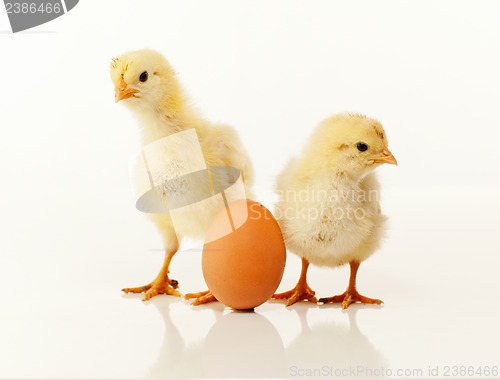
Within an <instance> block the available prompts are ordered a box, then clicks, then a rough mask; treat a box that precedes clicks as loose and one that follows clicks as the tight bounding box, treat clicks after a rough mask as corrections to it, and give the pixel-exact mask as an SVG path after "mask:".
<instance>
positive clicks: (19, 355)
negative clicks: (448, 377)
mask: <svg viewBox="0 0 500 380" xmlns="http://www.w3.org/2000/svg"><path fill="white" fill-rule="evenodd" d="M478 190H479V189H478ZM418 193H420V194H425V192H424V191H423V190H421V191H416V190H414V191H413V192H412V191H410V190H409V189H406V190H405V191H404V194H405V197H406V196H407V195H409V194H412V195H414V196H415V198H414V199H418V198H417V194H418ZM454 194H455V197H457V199H454V198H453V199H452V198H450V197H449V195H446V194H444V193H443V194H439V193H437V196H436V198H435V202H433V204H431V205H422V204H419V202H415V204H414V205H408V204H406V201H405V199H404V198H405V197H403V190H401V189H397V191H396V190H395V189H393V190H392V191H389V190H388V191H386V195H387V196H389V195H390V196H391V198H392V201H391V203H392V206H391V207H390V209H388V208H389V207H386V211H387V213H388V214H389V215H391V232H390V238H389V239H388V240H387V241H386V244H385V245H384V247H383V249H382V250H381V251H380V252H378V253H377V254H376V255H374V256H373V258H371V259H370V260H368V261H367V262H365V263H364V264H362V266H361V269H360V272H359V290H360V291H361V292H362V293H364V294H366V295H368V296H374V297H380V298H381V299H383V300H384V301H385V304H384V305H383V306H380V307H379V306H369V305H366V306H365V305H358V304H356V305H352V306H351V307H349V309H348V310H346V311H343V310H341V309H340V307H339V306H338V305H326V306H325V305H312V304H308V303H306V302H304V303H300V304H296V305H294V306H292V307H289V308H286V307H285V306H284V305H283V304H282V303H280V302H277V301H275V302H270V303H266V304H264V305H262V306H260V307H258V308H256V309H255V312H253V313H242V312H235V311H232V310H230V309H228V308H224V306H223V305H221V304H219V303H214V304H209V305H204V306H199V307H192V306H190V304H189V302H188V301H185V300H181V299H179V298H174V297H172V296H165V295H163V296H158V297H155V298H154V299H153V300H152V301H149V302H142V301H141V296H140V295H124V294H121V293H120V290H119V289H120V288H121V287H123V286H131V285H140V284H142V283H146V282H148V281H149V280H151V279H152V277H153V276H154V275H156V271H157V270H159V267H160V265H161V261H162V252H161V251H159V250H147V249H145V248H139V246H141V245H144V244H142V243H141V242H135V241H134V240H135V239H137V237H136V236H130V238H126V239H125V240H127V241H128V243H130V245H131V246H129V247H127V246H126V244H125V243H124V242H123V240H124V239H123V232H122V231H120V229H118V228H117V227H118V226H121V227H122V228H124V229H126V228H127V224H128V222H127V220H126V218H125V216H126V215H122V216H123V217H119V215H116V214H115V215H114V216H109V215H108V216H107V215H105V214H102V215H101V217H102V219H101V221H100V222H99V224H96V223H94V219H93V218H94V217H95V215H96V214H95V213H93V212H92V210H91V209H92V207H91V205H87V206H88V207H86V209H87V211H88V212H87V213H85V212H83V209H82V208H79V211H80V214H79V215H80V218H79V221H73V222H71V223H67V224H66V225H65V226H63V225H59V217H58V216H57V215H52V216H48V220H46V222H45V223H43V224H37V225H36V226H35V225H32V226H31V228H28V229H27V230H26V231H31V233H32V234H33V235H31V236H26V238H24V239H23V238H22V237H21V234H22V231H20V230H17V231H16V228H14V227H12V228H11V230H10V231H9V226H4V230H5V228H6V229H7V230H8V232H9V233H8V235H7V236H11V237H16V238H17V239H16V244H12V245H10V246H7V247H5V246H4V247H2V256H1V260H2V262H1V267H2V278H1V284H2V287H3V289H4V290H5V292H4V294H3V301H2V305H3V306H2V313H1V324H0V336H1V344H0V355H1V357H2V358H3V360H2V361H1V364H0V374H1V376H2V377H38V378H42V377H46V378H51V377H82V378H85V377H115V378H119V377H137V378H142V377H153V378H158V377H274V376H277V377H286V376H292V375H294V374H299V373H300V371H301V370H302V371H306V370H308V369H310V370H314V369H315V368H316V369H318V368H319V369H321V370H325V369H324V366H327V367H332V368H335V369H339V368H341V369H345V368H349V367H356V368H357V367H358V366H362V367H363V368H365V367H366V368H367V369H366V370H368V369H373V370H375V369H377V368H382V367H383V368H385V369H391V370H394V371H396V370H397V369H411V370H413V369H422V370H424V371H427V370H428V368H429V366H433V368H434V367H435V366H437V365H439V366H440V368H441V371H442V370H443V369H444V366H446V365H450V366H451V365H467V366H486V365H489V366H493V365H498V364H499V363H498V350H497V344H498V341H499V339H500V334H499V332H498V328H497V321H498V319H499V317H500V307H499V304H498V302H496V297H497V293H498V289H499V279H498V276H497V268H498V267H499V264H500V259H499V257H498V254H497V252H496V251H494V250H488V247H494V245H495V241H496V237H495V234H496V229H497V225H496V224H495V223H494V222H493V220H492V219H484V220H480V219H479V220H478V222H477V223H475V225H474V226H471V225H470V224H467V220H469V219H470V218H471V217H474V216H478V215H480V214H482V215H497V214H498V212H500V209H499V207H498V205H496V206H494V207H491V206H490V205H488V204H487V203H488V200H489V201H491V200H492V199H493V197H494V196H496V194H493V193H491V192H484V191H483V198H482V200H483V202H479V203H478V204H476V205H475V206H474V207H468V208H466V209H464V210H456V207H455V205H454V204H455V202H456V201H458V198H460V197H461V196H464V194H460V193H458V192H455V193H454ZM445 195H446V196H445ZM427 200H428V199H427ZM462 201H467V198H463V199H462ZM68 207H70V205H68ZM94 211H97V210H94ZM115 211H118V210H115ZM429 213H432V214H433V217H432V218H429V217H428V215H429ZM61 217H62V215H61ZM131 223H133V224H136V227H138V229H136V230H135V231H129V232H128V234H129V235H135V234H136V233H137V234H140V235H142V236H149V235H151V240H152V241H154V240H155V237H154V231H149V229H150V227H151V226H150V225H149V224H148V223H146V221H145V220H143V218H141V217H140V215H139V216H138V219H137V220H135V218H132V219H131ZM445 223H446V225H445ZM105 225H108V226H110V228H111V229H109V230H108V229H107V230H106V231H99V230H100V229H102V228H104V226H105ZM55 226H58V228H55ZM151 230H152V228H151ZM78 231H84V232H85V233H81V232H78ZM16 233H17V236H16ZM93 237H94V238H95V237H98V238H99V240H98V241H97V240H94V239H93ZM4 242H5V240H4ZM120 242H121V243H120ZM186 245H189V244H186ZM37 247H42V248H40V249H39V250H37ZM14 253H15V254H14ZM6 268H8V270H5V269H6ZM299 269H300V265H299V261H298V259H297V258H295V257H294V256H291V255H289V257H288V263H287V269H286V271H285V277H284V279H283V282H282V284H281V286H280V289H283V290H285V289H288V288H290V287H291V286H293V285H294V283H295V281H296V279H297V276H298V273H299ZM171 275H172V277H173V278H175V279H177V280H179V282H180V289H181V290H182V291H183V292H189V291H196V290H202V289H204V287H205V285H204V283H203V279H202V275H201V269H200V253H199V252H195V250H192V251H186V252H180V253H179V254H178V255H177V256H176V257H175V259H174V261H173V264H172V267H171ZM347 277H348V269H347V268H346V267H344V268H341V269H337V270H328V269H319V268H316V267H311V270H310V273H309V279H310V280H309V283H310V285H311V287H312V288H313V289H315V290H316V292H317V294H318V295H320V296H328V295H332V294H334V293H340V292H342V291H343V290H344V288H345V286H346V284H347ZM27 359H28V361H29V365H26V360H27Z"/></svg>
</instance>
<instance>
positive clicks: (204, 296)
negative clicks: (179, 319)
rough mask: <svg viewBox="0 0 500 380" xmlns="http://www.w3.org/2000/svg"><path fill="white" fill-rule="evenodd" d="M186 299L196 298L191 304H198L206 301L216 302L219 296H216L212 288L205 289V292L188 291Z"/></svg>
mask: <svg viewBox="0 0 500 380" xmlns="http://www.w3.org/2000/svg"><path fill="white" fill-rule="evenodd" d="M184 298H185V299H191V298H196V299H195V300H194V301H193V303H192V304H191V305H193V306H198V305H202V304H204V303H209V302H215V301H217V298H215V297H214V295H213V294H212V292H211V291H210V290H205V291H204V292H197V293H188V294H186V295H184Z"/></svg>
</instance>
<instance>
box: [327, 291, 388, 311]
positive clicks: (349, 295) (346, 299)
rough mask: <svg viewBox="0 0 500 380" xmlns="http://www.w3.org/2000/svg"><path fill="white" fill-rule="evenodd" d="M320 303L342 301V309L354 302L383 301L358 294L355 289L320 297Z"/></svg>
mask: <svg viewBox="0 0 500 380" xmlns="http://www.w3.org/2000/svg"><path fill="white" fill-rule="evenodd" d="M319 302H320V303H337V302H342V309H347V308H348V307H349V305H350V304H352V303H355V302H361V303H367V304H376V305H380V304H382V303H384V302H383V301H382V300H379V299H376V298H368V297H365V296H362V295H361V294H359V293H358V292H357V291H356V290H350V291H345V292H344V293H342V294H339V295H338V296H333V297H326V298H320V299H319Z"/></svg>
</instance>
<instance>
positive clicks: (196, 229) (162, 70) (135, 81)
mask: <svg viewBox="0 0 500 380" xmlns="http://www.w3.org/2000/svg"><path fill="white" fill-rule="evenodd" d="M111 79H112V80H113V83H114V85H115V91H116V93H115V100H116V102H119V101H123V102H124V104H126V105H127V106H128V107H129V108H130V109H131V110H132V111H133V112H134V113H135V114H136V115H137V116H138V117H139V119H140V122H141V137H142V145H143V146H146V145H148V144H150V143H152V142H154V141H156V140H159V139H161V138H163V137H165V136H169V135H171V134H174V133H176V132H181V131H185V130H188V129H192V128H194V129H195V130H196V134H197V136H198V139H199V141H200V145H201V149H202V152H203V156H204V158H205V163H206V165H207V166H208V167H210V166H232V167H235V168H237V169H239V170H240V171H241V173H242V177H243V180H244V182H245V185H246V191H247V195H249V188H250V187H251V184H252V182H253V171H252V166H251V163H250V159H249V158H248V155H247V153H246V151H245V149H244V147H243V144H242V143H241V141H240V139H239V137H238V135H237V133H236V132H235V130H234V129H233V128H231V127H229V126H223V125H212V124H210V123H209V122H207V121H205V120H203V119H202V118H200V117H199V116H198V115H197V114H196V112H194V111H193V110H192V109H191V108H190V107H189V105H188V104H187V101H186V98H185V96H184V93H183V91H182V89H181V86H180V84H179V82H178V81H177V78H176V76H175V73H174V71H173V69H172V68H171V67H170V65H169V63H168V62H167V61H166V60H165V59H164V58H163V57H162V56H161V55H160V54H159V53H157V52H155V51H152V50H147V49H145V50H138V51H133V52H128V53H125V54H123V55H122V56H120V57H118V58H115V59H113V61H112V63H111ZM174 169H175V168H174ZM135 180H136V182H138V179H137V178H136V179H135ZM215 205H217V207H215ZM203 206H204V207H201V208H200V207H196V205H191V206H190V207H188V208H187V211H186V212H185V214H183V215H182V216H181V217H182V221H181V222H182V223H180V225H181V226H180V228H179V226H177V225H176V231H175V232H177V236H186V235H188V236H193V237H199V238H203V237H204V233H205V231H206V229H207V228H208V225H209V223H210V222H211V221H212V219H213V217H214V216H215V213H216V212H217V211H218V210H219V208H218V203H215V202H214V207H212V208H211V207H206V204H204V205H203ZM149 217H150V218H151V219H152V220H153V222H154V223H155V224H156V226H157V228H158V230H159V232H160V234H161V236H162V238H163V242H164V246H165V261H164V263H163V267H162V269H161V271H160V273H159V274H158V276H157V277H156V279H155V280H154V281H153V282H151V283H150V284H148V285H146V286H141V287H138V288H127V289H124V291H125V292H126V293H129V292H132V293H142V292H146V294H145V297H144V300H148V299H150V298H151V297H154V296H155V295H157V294H161V293H166V294H171V295H175V296H180V295H181V294H180V293H179V292H178V291H177V290H176V288H177V286H178V284H177V281H175V280H172V279H170V278H169V277H168V272H169V270H168V267H169V264H170V261H171V259H172V257H173V256H174V254H175V253H176V252H177V250H178V248H179V244H180V241H178V239H177V236H176V233H175V232H174V229H173V226H172V221H171V219H170V217H169V216H168V215H163V214H149ZM194 296H200V297H201V296H204V298H200V299H198V300H197V301H195V302H196V303H200V302H203V301H209V300H214V298H213V296H212V295H211V294H210V293H208V292H202V293H197V294H195V295H194Z"/></svg>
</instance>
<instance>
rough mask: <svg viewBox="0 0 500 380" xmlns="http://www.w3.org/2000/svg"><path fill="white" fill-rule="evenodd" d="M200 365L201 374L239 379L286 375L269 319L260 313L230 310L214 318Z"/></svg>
mask: <svg viewBox="0 0 500 380" xmlns="http://www.w3.org/2000/svg"><path fill="white" fill-rule="evenodd" d="M326 363H328V362H326ZM202 364H203V377H209V378H212V379H216V378H232V379H239V378H273V377H277V378H285V377H286V375H287V364H288V363H287V358H286V355H285V347H284V346H283V341H282V340H281V337H280V335H279V334H278V332H277V331H276V328H275V327H274V326H273V325H272V323H271V322H269V320H267V319H266V318H265V317H264V316H262V315H260V314H259V313H241V312H231V313H227V314H225V315H223V316H221V317H220V318H217V321H216V322H215V324H214V325H213V326H212V328H211V329H210V331H209V332H208V334H207V337H206V339H205V342H204V344H203V355H202Z"/></svg>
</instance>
